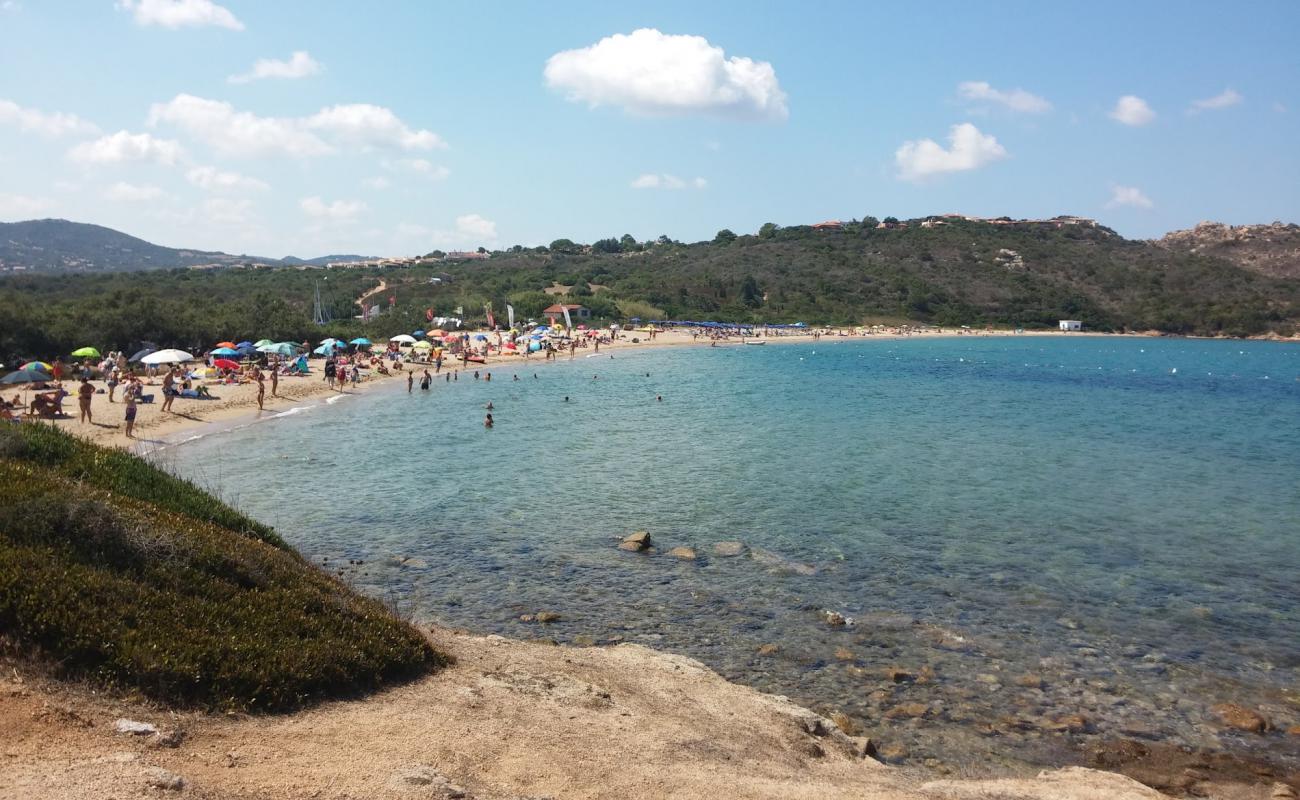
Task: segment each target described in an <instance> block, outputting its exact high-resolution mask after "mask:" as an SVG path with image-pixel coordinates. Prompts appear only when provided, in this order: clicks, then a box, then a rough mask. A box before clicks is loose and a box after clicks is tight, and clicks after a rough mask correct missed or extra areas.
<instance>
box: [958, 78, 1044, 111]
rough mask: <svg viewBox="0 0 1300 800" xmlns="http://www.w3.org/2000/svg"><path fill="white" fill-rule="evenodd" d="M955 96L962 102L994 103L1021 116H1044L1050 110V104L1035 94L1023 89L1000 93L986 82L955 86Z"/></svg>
mask: <svg viewBox="0 0 1300 800" xmlns="http://www.w3.org/2000/svg"><path fill="white" fill-rule="evenodd" d="M957 94H958V95H959V96H960V97H961V98H962V99H964V100H973V101H976V102H984V103H996V104H997V105H1000V106H1003V107H1004V108H1008V109H1010V110H1012V111H1019V112H1021V113H1023V114H1044V113H1046V112H1048V111H1051V110H1052V104H1051V103H1049V102H1047V100H1046V99H1044V98H1042V97H1039V96H1038V95H1036V94H1030V93H1029V92H1026V91H1025V90H1024V89H1012V90H1011V91H1009V92H1008V91H1002V90H1000V89H994V88H993V87H992V86H990V85H989V84H988V83H987V82H986V81H965V82H964V83H959V84H957Z"/></svg>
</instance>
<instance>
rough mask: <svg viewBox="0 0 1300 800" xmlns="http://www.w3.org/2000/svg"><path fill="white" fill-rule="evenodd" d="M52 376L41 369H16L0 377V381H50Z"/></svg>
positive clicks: (9, 382) (52, 378) (10, 382)
mask: <svg viewBox="0 0 1300 800" xmlns="http://www.w3.org/2000/svg"><path fill="white" fill-rule="evenodd" d="M52 380H54V376H53V375H51V374H50V373H48V372H46V371H45V370H43V369H27V368H23V369H16V370H14V371H13V372H11V373H9V374H8V375H6V376H4V377H3V378H0V383H8V384H13V383H39V382H41V381H52Z"/></svg>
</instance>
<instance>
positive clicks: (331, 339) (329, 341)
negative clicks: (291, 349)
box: [257, 336, 338, 347]
mask: <svg viewBox="0 0 1300 800" xmlns="http://www.w3.org/2000/svg"><path fill="white" fill-rule="evenodd" d="M337 341H338V339H335V338H334V337H333V336H330V337H328V338H325V339H321V340H320V341H319V342H317V344H334V343H335V342H337ZM263 344H272V343H271V342H262V343H260V344H258V345H257V346H258V347H261V346H262V345H263Z"/></svg>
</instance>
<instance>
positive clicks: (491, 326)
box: [483, 303, 497, 329]
mask: <svg viewBox="0 0 1300 800" xmlns="http://www.w3.org/2000/svg"><path fill="white" fill-rule="evenodd" d="M483 310H484V311H485V312H487V320H488V328H489V329H495V328H496V326H497V321H496V318H495V317H493V316H492V304H491V303H488V304H487V305H485V306H483Z"/></svg>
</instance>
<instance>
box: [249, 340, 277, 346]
mask: <svg viewBox="0 0 1300 800" xmlns="http://www.w3.org/2000/svg"><path fill="white" fill-rule="evenodd" d="M268 344H275V342H273V341H271V340H270V339H258V340H257V341H256V342H253V347H266V346H267V345H268Z"/></svg>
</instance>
